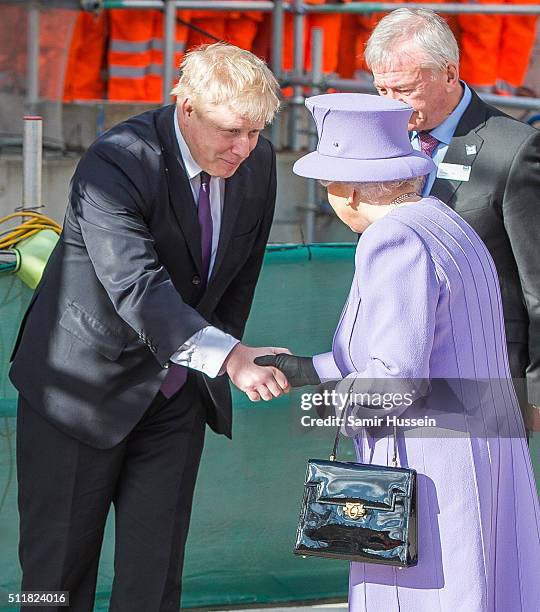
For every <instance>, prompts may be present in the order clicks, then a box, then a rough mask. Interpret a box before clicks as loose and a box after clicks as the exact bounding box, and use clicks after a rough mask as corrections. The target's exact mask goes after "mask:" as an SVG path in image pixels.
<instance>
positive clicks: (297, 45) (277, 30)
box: [26, 0, 540, 143]
mask: <svg viewBox="0 0 540 612" xmlns="http://www.w3.org/2000/svg"><path fill="white" fill-rule="evenodd" d="M42 1H43V0H29V1H28V25H27V27H28V41H29V43H28V44H29V48H28V70H27V108H26V111H27V112H28V113H29V114H33V113H35V112H36V109H37V104H38V101H39V100H38V96H39V93H38V92H39V70H38V66H39V36H38V35H37V33H38V32H39V10H40V5H41V3H42ZM400 7H412V8H431V9H433V10H435V11H437V12H439V13H445V14H459V13H490V14H507V15H540V4H535V5H532V4H526V5H518V4H513V5H511V4H454V3H452V4H441V3H423V4H417V3H410V2H396V3H389V2H351V3H347V4H315V5H311V4H304V3H303V2H302V0H293V1H292V2H283V0H274V1H270V0H255V1H251V0H95V1H93V2H91V1H89V0H81V8H86V9H90V8H93V9H96V8H107V9H108V8H124V9H130V8H137V9H141V8H153V9H162V10H164V13H165V30H164V32H165V36H164V38H165V41H164V49H165V53H164V62H163V77H164V78H163V101H164V102H165V101H167V100H169V84H170V83H172V80H173V75H174V71H175V66H174V35H175V20H176V14H175V10H176V9H190V8H191V9H204V10H208V11H220V10H221V11H223V10H228V11H244V12H250V11H259V12H272V61H271V67H272V70H273V72H274V74H275V75H276V77H277V78H278V80H279V81H280V82H283V81H284V78H283V71H282V67H281V64H282V48H283V37H284V31H283V30H284V28H283V21H284V13H285V12H291V13H293V14H294V34H293V37H294V42H293V45H294V63H293V73H292V75H290V76H289V77H288V79H287V81H288V83H290V84H292V85H293V86H294V94H293V108H294V107H295V106H296V107H297V106H298V102H299V98H301V96H302V91H303V86H304V85H308V86H310V85H313V86H318V87H324V86H328V87H333V88H336V89H347V90H348V91H365V87H364V88H361V86H360V89H358V87H359V85H358V83H356V82H354V81H350V80H342V79H332V80H326V81H323V80H322V75H321V78H320V79H319V80H318V82H317V83H315V82H314V81H313V78H311V80H310V79H309V77H306V75H305V74H304V71H303V63H304V58H303V39H304V36H303V32H304V28H305V17H306V15H308V14H310V13H342V14H357V15H362V14H371V13H378V12H388V11H393V10H395V9H397V8H400ZM485 99H486V100H489V101H491V102H496V103H497V104H501V105H504V106H508V107H512V108H525V109H539V108H540V101H535V99H523V98H513V97H502V96H500V97H499V96H490V97H487V96H486V98H485ZM292 114H293V121H292V122H291V123H292V125H293V127H291V137H292V132H293V129H294V125H295V124H296V122H297V120H298V112H297V111H294V110H293V112H292ZM278 127H279V126H278ZM277 129H278V128H274V134H277ZM292 141H293V143H294V137H293V138H292Z"/></svg>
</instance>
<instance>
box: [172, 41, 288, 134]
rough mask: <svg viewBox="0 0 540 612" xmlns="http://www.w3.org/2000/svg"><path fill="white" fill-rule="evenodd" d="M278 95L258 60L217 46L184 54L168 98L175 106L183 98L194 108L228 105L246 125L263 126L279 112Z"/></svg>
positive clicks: (237, 51) (199, 48)
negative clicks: (189, 100)
mask: <svg viewBox="0 0 540 612" xmlns="http://www.w3.org/2000/svg"><path fill="white" fill-rule="evenodd" d="M278 92H279V84H278V82H277V80H276V78H275V76H274V75H273V74H272V72H271V71H270V69H269V68H268V66H267V65H266V64H265V63H264V62H263V61H262V60H261V59H259V58H258V57H256V56H255V55H253V53H250V52H249V51H245V50H244V49H240V48H238V47H235V46H233V45H228V44H226V43H221V42H219V43H214V44H212V45H202V46H200V47H197V48H196V49H194V50H192V51H190V52H188V53H186V55H185V56H184V59H183V61H182V63H181V65H180V79H179V80H178V83H177V84H176V86H175V87H174V89H173V90H172V91H171V94H172V95H174V96H176V97H177V104H181V103H182V102H183V101H184V100H185V99H186V98H190V99H191V100H192V101H193V104H194V106H195V108H197V107H199V108H206V107H208V106H209V105H219V104H228V105H229V106H231V107H232V108H234V110H235V111H236V112H238V113H239V114H240V115H242V116H243V117H246V118H247V119H249V120H250V121H253V122H256V123H258V122H264V123H265V124H267V123H270V122H271V121H272V119H273V118H274V115H275V114H276V112H277V110H278V109H279V98H278Z"/></svg>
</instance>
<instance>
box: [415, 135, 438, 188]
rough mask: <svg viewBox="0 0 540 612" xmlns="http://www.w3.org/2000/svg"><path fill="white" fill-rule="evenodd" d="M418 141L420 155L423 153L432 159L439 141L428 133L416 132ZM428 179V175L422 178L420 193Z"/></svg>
mask: <svg viewBox="0 0 540 612" xmlns="http://www.w3.org/2000/svg"><path fill="white" fill-rule="evenodd" d="M418 139H419V140H420V148H421V149H422V153H425V154H426V155H429V157H432V156H433V151H435V149H436V148H437V145H438V144H439V140H437V139H436V138H435V136H432V135H431V134H430V133H429V132H418ZM428 177H429V174H426V176H424V180H423V182H422V188H421V190H420V192H422V191H423V190H424V187H425V185H426V181H427V180H428Z"/></svg>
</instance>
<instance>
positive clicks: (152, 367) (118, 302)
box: [10, 44, 288, 612]
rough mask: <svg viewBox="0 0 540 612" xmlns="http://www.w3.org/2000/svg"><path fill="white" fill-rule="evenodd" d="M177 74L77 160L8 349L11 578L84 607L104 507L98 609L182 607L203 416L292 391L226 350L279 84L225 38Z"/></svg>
mask: <svg viewBox="0 0 540 612" xmlns="http://www.w3.org/2000/svg"><path fill="white" fill-rule="evenodd" d="M181 68H182V71H181V77H180V80H179V82H178V84H177V86H176V87H175V89H174V92H173V93H174V94H176V96H177V103H176V105H171V106H166V107H163V108H160V109H157V110H152V111H149V112H146V113H144V114H142V115H139V116H137V117H134V118H132V119H129V120H128V121H126V122H124V123H121V124H119V125H117V126H115V127H114V128H112V129H111V130H110V131H109V132H107V133H106V134H104V135H103V136H102V137H100V138H99V139H98V140H97V141H96V142H95V143H94V144H93V145H92V146H91V147H90V148H89V150H88V151H87V152H86V154H85V155H84V156H83V158H82V159H81V161H80V163H79V165H78V167H77V170H76V172H75V175H74V177H73V180H72V184H71V191H70V202H69V206H68V210H67V214H66V219H65V224H64V231H63V234H62V237H61V239H60V241H59V243H58V247H57V248H56V250H55V251H54V253H53V255H52V257H51V259H50V261H49V264H48V266H47V269H46V272H45V274H44V277H43V280H42V282H41V284H40V286H39V288H38V290H37V291H36V294H35V297H34V299H33V301H32V303H31V305H30V307H29V310H28V312H27V314H26V316H25V319H24V322H23V325H22V326H21V330H20V332H19V338H18V340H17V344H16V347H15V350H14V355H13V366H12V369H11V373H10V375H11V380H12V381H13V383H14V384H15V386H16V387H17V388H18V390H19V392H20V402H19V412H18V449H17V450H18V453H17V456H18V478H19V511H20V519H21V523H20V524H21V540H20V560H21V565H22V570H23V582H22V589H23V590H26V591H36V590H57V591H69V593H70V609H71V610H76V611H87V612H91V610H93V605H94V596H95V586H96V575H97V567H98V559H99V552H100V548H101V543H102V538H103V529H104V525H105V519H106V517H107V513H108V511H109V508H110V506H111V504H114V508H115V518H116V521H115V523H116V540H115V541H116V548H115V576H114V582H113V587H112V598H111V606H110V609H111V610H114V611H115V612H137V611H140V612H169V611H170V612H172V611H175V612H176V611H177V610H178V608H179V605H180V584H181V571H182V563H183V555H184V546H185V541H186V535H187V531H188V524H189V518H190V512H191V502H192V497H193V489H194V486H195V479H196V474H197V470H198V466H199V460H200V456H201V452H202V447H203V438H204V431H205V427H206V423H208V424H209V425H210V426H211V427H212V429H214V431H216V432H218V433H220V434H224V435H226V436H229V437H230V436H231V398H230V391H229V386H228V379H230V380H231V381H232V382H233V383H234V384H235V385H236V386H237V387H239V388H240V389H241V390H242V391H245V392H246V393H247V394H248V395H249V397H250V398H251V399H252V400H259V399H263V400H269V399H271V398H273V397H276V396H279V395H281V394H282V393H285V392H286V391H287V390H288V382H287V380H286V378H285V377H284V376H283V375H282V374H280V373H279V371H278V370H275V369H268V368H263V367H259V366H256V365H255V364H254V363H253V360H254V358H255V357H256V356H257V355H262V354H266V353H268V351H269V349H268V347H264V348H260V349H255V348H250V347H247V346H245V345H243V344H242V343H241V342H240V339H241V337H242V333H243V330H244V326H245V323H246V319H247V316H248V313H249V309H250V306H251V301H252V297H253V293H254V290H255V284H256V281H257V278H258V275H259V271H260V268H261V263H262V258H263V254H264V248H265V245H266V242H267V239H268V234H269V231H270V225H271V222H272V215H273V211H274V200H275V189H276V174H275V155H274V151H273V149H272V146H271V144H270V143H269V142H268V141H267V140H265V139H264V138H263V137H262V136H260V132H261V130H262V129H263V128H264V126H265V125H266V124H267V123H268V122H269V121H271V120H272V118H273V116H274V114H275V112H276V111H277V109H278V105H279V102H278V98H277V91H278V85H277V83H276V81H275V79H274V77H273V76H272V74H271V72H270V71H269V70H268V68H267V67H266V66H265V65H264V63H263V62H261V61H260V60H259V59H257V58H256V57H255V56H253V55H252V54H251V53H249V52H247V51H243V50H241V49H238V48H236V47H232V46H227V45H223V44H217V45H211V46H209V47H205V48H201V49H198V50H196V51H194V52H192V53H191V54H188V55H187V56H186V57H185V59H184V61H183V64H182V67H181ZM277 350H278V351H281V350H282V349H277ZM270 351H271V352H275V351H276V349H273V348H270ZM23 609H24V608H23Z"/></svg>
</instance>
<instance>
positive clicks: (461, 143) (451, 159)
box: [430, 91, 486, 208]
mask: <svg viewBox="0 0 540 612" xmlns="http://www.w3.org/2000/svg"><path fill="white" fill-rule="evenodd" d="M485 121H486V113H485V109H484V108H483V103H482V102H481V100H480V98H479V97H478V96H477V95H476V94H475V93H474V91H473V92H472V99H471V102H470V104H469V106H468V107H467V108H466V110H465V112H464V113H463V116H462V117H461V120H460V122H459V123H458V125H457V128H456V131H455V133H454V136H453V137H452V140H451V141H450V144H449V146H448V150H447V151H446V154H445V156H444V159H443V162H444V163H445V164H456V165H459V166H471V175H472V173H473V172H474V162H475V160H476V157H477V155H478V153H479V151H480V149H481V148H482V145H483V144H484V140H483V138H482V137H481V136H479V134H478V133H477V132H478V131H479V130H480V129H481V128H482V127H484V125H485ZM471 151H474V153H471ZM462 183H463V181H458V180H450V179H442V178H436V179H435V182H434V183H433V187H432V188H431V192H430V195H432V196H435V197H436V198H439V200H441V201H442V202H445V203H446V204H448V205H450V206H452V208H454V204H455V199H456V192H457V190H458V189H459V188H460V187H461V185H462Z"/></svg>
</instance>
